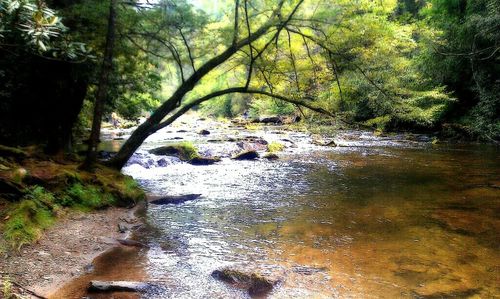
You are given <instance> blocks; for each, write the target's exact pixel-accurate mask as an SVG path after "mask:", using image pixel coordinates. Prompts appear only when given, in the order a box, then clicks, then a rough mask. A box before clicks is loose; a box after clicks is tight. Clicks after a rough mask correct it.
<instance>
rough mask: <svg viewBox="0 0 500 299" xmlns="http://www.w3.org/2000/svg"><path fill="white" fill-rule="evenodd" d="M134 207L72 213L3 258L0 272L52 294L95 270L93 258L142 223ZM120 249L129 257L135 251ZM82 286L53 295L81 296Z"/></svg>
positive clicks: (24, 285)
mask: <svg viewBox="0 0 500 299" xmlns="http://www.w3.org/2000/svg"><path fill="white" fill-rule="evenodd" d="M136 210H137V208H135V209H121V208H109V209H106V210H102V211H96V212H91V213H83V212H71V213H70V214H69V215H67V216H66V217H64V218H63V219H60V220H59V221H58V222H57V223H56V224H55V225H54V226H52V227H51V228H50V229H48V230H47V231H46V232H45V233H44V235H43V236H42V238H41V239H40V240H39V241H38V242H36V243H35V244H32V245H29V246H25V247H23V248H22V249H21V251H20V252H17V253H11V255H8V256H4V257H2V259H0V269H1V270H0V275H2V276H3V277H6V276H8V277H9V279H10V280H12V281H14V282H16V283H18V284H20V285H22V286H23V287H26V288H28V289H30V290H32V291H35V292H36V293H37V294H40V295H43V296H46V297H49V295H50V297H53V295H51V294H53V293H54V292H55V291H56V290H58V289H60V288H61V287H62V286H63V284H65V283H68V281H70V280H73V279H74V278H77V277H86V276H88V275H85V274H86V273H90V272H92V273H94V272H96V271H95V270H96V268H97V267H96V265H95V262H94V263H92V260H94V258H96V257H97V256H99V255H100V254H102V253H103V252H106V251H108V250H110V249H112V248H116V247H117V246H119V245H117V242H116V241H115V240H116V239H125V238H127V237H128V235H129V234H130V231H131V229H133V228H134V227H136V226H138V225H140V224H141V223H140V221H139V220H138V219H137V218H136V217H135V216H134V213H135V212H136ZM119 224H120V225H121V226H122V228H123V227H127V231H126V232H124V233H121V232H119V229H118V225H119ZM118 248H120V247H118ZM117 250H120V249H117ZM121 250H123V253H127V254H125V257H131V254H132V255H133V252H134V250H135V251H137V249H130V248H125V249H123V248H122V249H121ZM109 252H111V251H109ZM96 261H99V259H96ZM101 264H102V262H101ZM101 268H102V267H101ZM136 272H137V271H136ZM81 289H82V287H80V288H79V290H76V289H74V294H70V293H71V291H70V293H67V292H66V293H65V294H64V297H54V298H68V299H69V298H72V296H70V295H74V298H81V297H82V295H83V294H80V293H81V291H82V290H81Z"/></svg>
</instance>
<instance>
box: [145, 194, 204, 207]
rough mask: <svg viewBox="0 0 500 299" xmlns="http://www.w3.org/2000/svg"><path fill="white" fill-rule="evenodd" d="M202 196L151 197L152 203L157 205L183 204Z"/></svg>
mask: <svg viewBox="0 0 500 299" xmlns="http://www.w3.org/2000/svg"><path fill="white" fill-rule="evenodd" d="M200 196H201V194H187V195H167V196H162V197H150V198H151V199H152V200H151V201H150V203H152V204H155V205H169V204H181V203H184V202H186V201H191V200H195V199H197V198H199V197H200Z"/></svg>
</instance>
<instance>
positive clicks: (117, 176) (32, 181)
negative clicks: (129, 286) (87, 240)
mask: <svg viewBox="0 0 500 299" xmlns="http://www.w3.org/2000/svg"><path fill="white" fill-rule="evenodd" d="M17 159H18V157H4V158H3V159H2V165H3V166H4V167H3V168H0V182H3V184H4V186H10V185H13V186H16V187H17V189H18V190H16V191H18V192H17V194H18V196H17V197H7V196H5V193H4V191H5V190H2V188H0V221H1V222H0V231H1V232H2V233H1V238H0V251H4V250H6V249H8V248H17V249H19V248H21V247H22V246H23V245H25V244H29V243H32V242H34V241H36V240H37V239H38V238H40V236H41V235H42V233H43V230H45V229H46V228H48V227H49V226H50V225H52V224H53V223H54V222H55V221H56V220H57V218H59V217H61V216H62V215H64V214H66V213H67V212H68V211H70V210H73V209H77V210H83V211H92V210H96V209H103V208H106V207H110V206H120V207H128V206H133V205H135V204H136V203H137V202H139V201H141V200H143V199H144V198H145V194H144V192H143V191H142V190H141V189H140V188H139V186H138V185H137V183H136V182H135V181H134V180H133V179H132V178H131V177H129V176H126V175H123V174H121V173H120V172H118V171H116V170H113V169H110V168H107V167H104V166H98V167H97V168H96V170H95V171H94V172H93V173H89V172H80V171H78V169H77V167H78V164H79V161H73V162H70V161H64V162H59V163H58V162H54V161H51V160H47V159H41V158H40V157H39V158H33V156H28V157H26V158H24V159H23V160H22V161H18V160H17ZM20 174H22V175H20ZM0 187H1V186H0Z"/></svg>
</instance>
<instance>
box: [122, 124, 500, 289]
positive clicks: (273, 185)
mask: <svg viewBox="0 0 500 299" xmlns="http://www.w3.org/2000/svg"><path fill="white" fill-rule="evenodd" d="M244 133H245V132H240V134H244ZM247 133H248V132H247ZM214 134H216V133H214ZM224 134H225V133H224ZM251 134H261V135H262V136H263V137H264V138H265V139H267V140H269V139H271V140H272V139H275V140H278V139H288V140H292V141H294V142H295V143H296V144H297V147H296V148H288V149H287V150H286V151H285V152H283V153H280V156H281V160H280V161H276V162H271V161H264V160H259V161H233V160H230V159H223V160H222V162H220V163H218V164H215V165H211V166H192V165H189V164H185V163H180V162H178V161H175V159H172V160H169V161H168V165H167V166H166V167H150V168H149V169H147V168H144V167H141V166H139V165H137V164H134V165H129V166H128V167H126V168H125V172H126V173H129V174H131V175H133V176H134V177H135V178H136V179H138V180H139V181H140V183H141V184H142V185H143V186H144V187H145V188H146V189H147V190H148V191H149V192H150V193H153V194H160V195H161V194H169V195H175V194H187V193H201V194H202V197H201V198H200V199H198V200H196V201H192V202H187V203H184V204H181V205H177V206H154V205H151V206H150V208H149V211H148V219H149V221H150V223H151V225H152V226H153V227H155V228H156V229H155V232H154V233H153V232H152V233H151V234H149V235H147V236H144V241H145V242H148V243H149V245H150V246H151V249H150V250H149V252H148V253H147V257H146V262H145V265H146V269H147V272H148V275H149V276H150V277H152V279H154V280H155V281H160V282H161V283H160V285H161V286H160V289H159V290H156V291H155V292H154V293H149V294H146V295H144V297H145V298H246V297H248V295H247V294H246V293H245V292H243V291H241V290H238V289H233V288H232V287H231V286H228V285H225V284H224V283H221V282H219V281H216V280H214V279H213V278H211V276H210V273H211V272H212V271H213V270H216V269H220V268H223V267H231V268H234V269H239V270H243V271H247V272H257V273H260V274H263V275H265V276H268V277H270V278H273V279H277V280H280V281H281V283H280V284H279V285H278V286H277V287H276V288H275V290H274V291H273V292H272V293H271V294H270V296H269V297H270V298H332V297H338V298H399V297H403V298H414V297H417V298H418V297H425V298H441V297H443V298H444V297H459V298H464V297H473V298H496V297H500V279H499V278H500V276H499V273H500V252H499V246H500V238H499V232H500V159H499V150H498V149H496V148H494V147H488V146H472V145H464V146H460V145H448V146H446V145H438V146H433V145H431V144H430V143H429V142H420V143H407V142H404V141H401V140H398V139H397V138H396V140H392V139H391V140H385V139H382V138H380V139H379V138H376V137H374V136H368V137H367V136H365V135H363V136H364V137H363V136H361V137H360V136H359V135H356V136H357V137H356V138H357V140H358V141H353V142H354V143H352V144H347V145H353V146H350V147H338V148H324V147H318V146H312V145H310V137H309V136H307V135H305V134H298V133H290V132H288V133H284V135H283V134H282V133H280V134H275V132H260V133H256V132H251ZM173 135H175V132H174V133H172V132H170V133H169V132H164V133H161V132H160V134H159V135H156V137H155V138H153V139H152V140H151V141H149V142H147V143H146V144H145V148H148V147H154V146H156V145H158V144H163V143H165V142H168V140H170V139H171V137H172V136H173ZM212 135H213V134H212ZM183 136H185V135H183ZM188 136H191V137H192V138H190V139H192V140H194V142H196V143H197V144H198V146H199V147H200V148H201V149H203V150H205V151H209V152H215V153H219V152H220V151H222V150H224V149H226V150H227V149H228V148H231V146H233V145H232V144H230V143H222V144H220V143H217V144H214V143H210V142H207V140H204V139H202V137H196V136H195V134H194V135H189V134H188ZM187 138H189V137H187ZM346 140H350V141H349V142H351V141H352V140H351V139H346ZM356 142H357V143H356ZM346 143H347V141H346ZM143 155H145V156H141V159H143V160H147V159H153V160H154V159H158V158H157V157H156V158H155V157H151V156H146V154H143ZM152 165H154V161H153V163H152Z"/></svg>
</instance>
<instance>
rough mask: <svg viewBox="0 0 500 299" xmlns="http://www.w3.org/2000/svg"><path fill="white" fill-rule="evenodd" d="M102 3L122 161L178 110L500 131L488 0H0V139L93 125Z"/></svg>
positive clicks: (28, 138) (496, 50)
mask: <svg viewBox="0 0 500 299" xmlns="http://www.w3.org/2000/svg"><path fill="white" fill-rule="evenodd" d="M110 6H111V7H112V8H113V9H114V11H115V13H116V17H115V18H114V21H113V24H114V26H113V27H112V29H113V30H112V31H113V32H112V33H113V41H114V43H113V44H112V45H113V47H112V49H111V50H112V51H111V54H112V57H110V58H111V62H112V68H111V70H110V73H109V78H107V79H108V80H107V81H109V84H106V87H107V88H106V90H105V92H104V95H105V101H104V105H103V109H104V115H105V116H106V115H108V116H109V115H110V114H111V112H112V111H116V112H118V114H120V115H121V116H122V117H124V118H127V119H131V120H135V119H137V118H138V117H140V116H147V117H149V118H148V120H147V121H146V122H144V123H143V124H142V125H141V126H139V127H138V129H137V130H136V132H135V133H134V135H133V136H132V138H131V139H132V140H130V142H129V144H126V145H125V146H124V147H125V149H124V150H122V151H123V154H124V155H123V156H122V158H121V159H122V160H123V159H125V158H126V156H127V155H129V154H130V151H132V152H133V150H134V149H135V148H137V146H139V145H140V143H141V142H142V140H144V139H145V138H146V137H147V136H148V135H150V134H152V133H154V132H155V131H156V130H158V129H161V128H163V127H165V126H168V125H169V124H170V123H172V122H173V121H175V119H176V118H177V117H178V116H180V115H182V114H183V113H185V112H186V111H189V110H190V109H199V110H200V111H201V112H202V113H205V114H207V115H211V116H216V117H218V116H223V117H235V116H238V115H241V114H242V113H244V112H245V111H249V112H250V115H251V116H252V117H258V116H263V115H301V116H302V117H305V119H306V120H307V121H310V122H323V123H325V122H326V123H331V121H332V120H333V121H335V122H337V123H342V124H348V125H359V126H363V127H371V128H373V129H378V130H385V131H390V130H413V131H428V132H435V131H441V132H444V133H446V134H451V135H453V136H455V135H460V136H463V137H466V138H469V139H475V140H483V141H495V140H496V141H498V140H499V139H500V120H499V117H498V116H499V107H500V105H499V101H500V100H499V98H500V97H499V95H500V77H499V76H500V63H499V59H500V0H475V1H471V0H469V1H468V0H382V1H371V0H356V1H354V0H335V1H333V0H328V1H319V0H300V1H297V0H295V1H289V0H287V1H278V0H275V1H270V0H256V1H254V0H252V1H247V0H236V1H218V2H217V3H214V2H212V1H165V0H162V1H133V0H132V1H130V0H127V1H118V0H115V1H98V0H87V1H78V0H52V1H40V0H37V1H34V0H0V52H1V53H2V55H0V80H1V81H2V85H1V86H0V98H1V99H0V122H1V123H0V128H1V129H0V130H1V132H0V133H1V134H0V136H1V139H2V140H0V142H2V143H7V144H21V143H30V142H42V143H44V142H45V143H48V144H49V145H50V146H49V147H51V148H52V149H53V150H57V149H59V148H61V147H62V146H65V145H67V144H68V142H71V139H72V138H71V137H72V136H73V135H74V133H75V130H76V131H78V130H81V129H82V128H89V127H90V122H91V120H92V116H93V111H92V106H93V102H94V101H95V99H96V95H97V93H98V90H99V88H98V87H99V85H100V84H101V83H102V81H101V79H102V76H100V74H101V73H100V72H101V71H102V69H103V67H104V65H103V63H102V61H103V59H104V56H105V52H106V51H105V50H106V46H109V43H107V40H108V39H107V36H108V37H109V33H110V26H109V25H110V20H111V18H108V16H109V13H110ZM108 52H109V51H108ZM32 128H37V129H36V130H33V129H32ZM68 128H70V129H68ZM72 129H73V130H72ZM54 131H57V132H59V134H57V136H58V137H57V138H54V136H53V135H54V134H53V132H54ZM132 143H133V144H134V146H131V145H132ZM137 144H138V145H137ZM127 146H129V147H128V151H127V150H126V148H127ZM122 151H121V152H122ZM125 151H127V153H126V154H125ZM118 156H120V155H118ZM117 159H120V158H119V157H118V158H117ZM122 163H123V161H120V162H117V165H118V166H120V165H123V164H122Z"/></svg>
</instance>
